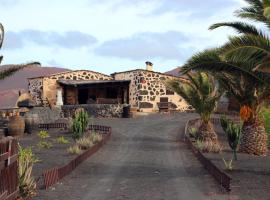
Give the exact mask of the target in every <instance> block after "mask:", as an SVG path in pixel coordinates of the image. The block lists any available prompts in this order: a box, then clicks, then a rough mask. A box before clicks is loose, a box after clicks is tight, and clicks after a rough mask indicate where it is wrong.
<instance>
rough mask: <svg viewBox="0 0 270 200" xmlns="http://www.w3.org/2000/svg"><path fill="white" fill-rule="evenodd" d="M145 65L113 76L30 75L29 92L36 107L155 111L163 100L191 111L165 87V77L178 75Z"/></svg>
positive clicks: (82, 73) (85, 72)
mask: <svg viewBox="0 0 270 200" xmlns="http://www.w3.org/2000/svg"><path fill="white" fill-rule="evenodd" d="M146 64H147V65H146V69H136V70H130V71H124V72H117V73H114V74H111V75H106V74H102V73H98V72H94V71H89V70H77V71H67V72H63V73H58V74H53V75H50V76H43V77H35V78H29V79H28V82H29V93H30V94H31V96H32V99H33V100H34V102H35V104H36V105H37V106H44V105H46V104H48V105H50V106H52V107H54V106H78V105H80V106H81V105H83V106H86V105H89V106H90V105H91V106H95V107H98V106H99V107H100V105H111V106H110V109H111V108H112V105H118V107H119V105H125V104H130V105H131V109H132V110H133V111H142V112H154V111H158V110H159V104H160V102H168V103H169V104H170V105H171V108H172V109H174V110H179V111H185V110H188V109H189V108H190V107H189V106H188V105H187V104H186V102H185V101H184V100H183V98H182V97H180V96H179V95H177V94H176V93H174V92H172V91H170V90H168V89H167V88H166V86H165V81H166V80H169V79H179V77H175V76H171V75H167V74H163V73H160V72H154V71H153V70H152V63H150V62H146ZM118 109H119V108H118Z"/></svg>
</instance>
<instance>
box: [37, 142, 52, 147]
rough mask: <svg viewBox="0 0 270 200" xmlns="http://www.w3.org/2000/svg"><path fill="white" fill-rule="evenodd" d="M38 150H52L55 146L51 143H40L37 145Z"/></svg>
mask: <svg viewBox="0 0 270 200" xmlns="http://www.w3.org/2000/svg"><path fill="white" fill-rule="evenodd" d="M37 147H38V148H45V149H51V148H52V147H53V144H52V143H51V142H47V141H43V140H42V141H40V142H39V143H38V144H37Z"/></svg>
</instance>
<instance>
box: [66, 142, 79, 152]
mask: <svg viewBox="0 0 270 200" xmlns="http://www.w3.org/2000/svg"><path fill="white" fill-rule="evenodd" d="M67 152H68V153H70V154H80V153H81V152H82V150H81V148H80V147H79V145H78V144H75V145H73V146H70V147H69V148H68V149H67Z"/></svg>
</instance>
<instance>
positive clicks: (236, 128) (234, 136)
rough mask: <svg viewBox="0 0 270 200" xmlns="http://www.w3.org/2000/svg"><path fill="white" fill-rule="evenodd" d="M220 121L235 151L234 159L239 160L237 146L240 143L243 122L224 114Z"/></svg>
mask: <svg viewBox="0 0 270 200" xmlns="http://www.w3.org/2000/svg"><path fill="white" fill-rule="evenodd" d="M220 123H221V126H222V128H223V130H224V132H225V133H226V135H227V140H228V143H229V146H230V148H231V149H232V151H233V156H234V159H235V160H237V148H238V145H239V143H240V136H241V131H242V124H236V123H234V122H233V121H232V120H229V119H227V118H226V117H224V116H223V117H221V118H220Z"/></svg>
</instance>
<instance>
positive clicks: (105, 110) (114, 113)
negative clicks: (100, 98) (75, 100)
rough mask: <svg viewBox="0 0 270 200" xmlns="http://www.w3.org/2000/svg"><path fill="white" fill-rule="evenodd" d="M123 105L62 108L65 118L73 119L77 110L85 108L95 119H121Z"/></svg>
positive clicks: (90, 105) (69, 106)
mask: <svg viewBox="0 0 270 200" xmlns="http://www.w3.org/2000/svg"><path fill="white" fill-rule="evenodd" d="M123 107H124V105H123V104H88V105H65V106H62V111H63V113H64V117H73V116H74V113H75V110H76V109H78V108H84V109H85V110H86V111H87V112H88V114H89V115H90V116H92V117H95V118H121V117H122V114H123Z"/></svg>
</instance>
